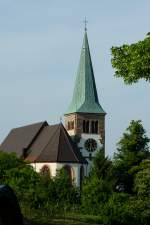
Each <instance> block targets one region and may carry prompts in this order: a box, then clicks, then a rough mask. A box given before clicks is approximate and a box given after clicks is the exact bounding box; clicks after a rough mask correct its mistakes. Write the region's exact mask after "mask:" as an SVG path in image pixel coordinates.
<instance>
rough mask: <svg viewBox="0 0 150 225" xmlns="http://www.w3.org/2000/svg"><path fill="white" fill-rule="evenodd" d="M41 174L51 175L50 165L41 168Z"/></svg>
mask: <svg viewBox="0 0 150 225" xmlns="http://www.w3.org/2000/svg"><path fill="white" fill-rule="evenodd" d="M40 174H41V175H43V176H49V177H50V176H51V173H50V169H49V166H47V165H44V166H43V167H42V168H41V170H40Z"/></svg>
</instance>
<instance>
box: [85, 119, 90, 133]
mask: <svg viewBox="0 0 150 225" xmlns="http://www.w3.org/2000/svg"><path fill="white" fill-rule="evenodd" d="M85 133H87V134H88V133H89V121H86V125H85Z"/></svg>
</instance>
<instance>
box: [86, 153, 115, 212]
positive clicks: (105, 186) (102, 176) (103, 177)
mask: <svg viewBox="0 0 150 225" xmlns="http://www.w3.org/2000/svg"><path fill="white" fill-rule="evenodd" d="M114 184H115V179H114V177H113V169H112V163H111V161H110V160H109V159H108V158H107V157H105V156H104V152H103V150H100V151H99V152H98V153H97V155H96V156H95V158H94V161H93V167H92V171H91V173H90V177H89V178H87V179H86V180H85V181H84V184H83V188H82V207H83V210H84V212H86V213H93V214H94V215H97V214H98V213H99V212H100V209H101V207H103V204H104V203H105V202H106V201H107V200H108V198H109V196H110V195H111V193H112V191H113V188H114Z"/></svg>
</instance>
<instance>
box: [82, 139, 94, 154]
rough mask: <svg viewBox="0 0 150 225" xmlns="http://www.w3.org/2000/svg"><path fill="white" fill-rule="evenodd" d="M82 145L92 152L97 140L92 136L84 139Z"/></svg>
mask: <svg viewBox="0 0 150 225" xmlns="http://www.w3.org/2000/svg"><path fill="white" fill-rule="evenodd" d="M84 147H85V149H86V150H87V151H89V152H94V151H95V150H96V149H97V142H96V141H95V140H94V139H93V138H89V139H87V140H86V141H85V144H84Z"/></svg>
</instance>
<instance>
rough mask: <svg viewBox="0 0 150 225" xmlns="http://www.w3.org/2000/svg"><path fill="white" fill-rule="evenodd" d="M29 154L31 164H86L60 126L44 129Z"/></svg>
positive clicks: (28, 158)
mask: <svg viewBox="0 0 150 225" xmlns="http://www.w3.org/2000/svg"><path fill="white" fill-rule="evenodd" d="M29 152H30V153H29V155H28V157H27V158H26V160H29V161H31V162H64V163H65V162H71V163H86V161H85V159H84V158H83V157H82V155H81V153H80V151H79V150H78V149H77V147H76V146H75V144H74V143H73V141H72V139H71V138H70V136H69V135H68V133H67V131H66V130H65V128H64V126H63V125H62V124H58V125H53V126H47V127H45V128H44V129H43V131H42V132H41V133H40V135H39V137H38V138H37V139H36V140H35V142H34V143H33V144H32V146H31V147H30V150H29Z"/></svg>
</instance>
